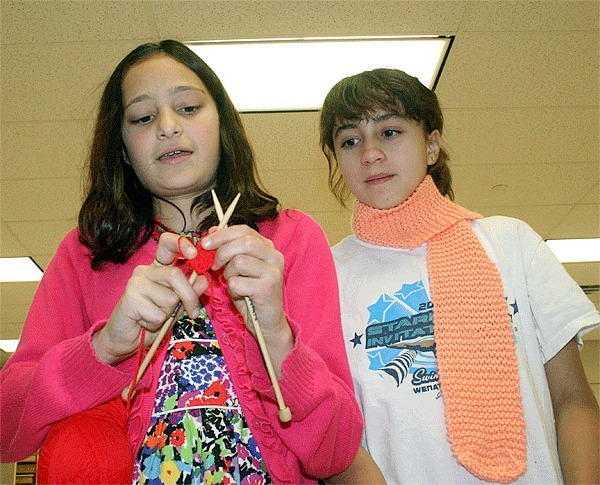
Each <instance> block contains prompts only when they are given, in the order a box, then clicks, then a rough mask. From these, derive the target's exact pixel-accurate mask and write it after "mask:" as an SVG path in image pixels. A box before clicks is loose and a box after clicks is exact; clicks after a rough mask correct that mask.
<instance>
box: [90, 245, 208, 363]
mask: <svg viewBox="0 0 600 485" xmlns="http://www.w3.org/2000/svg"><path fill="white" fill-rule="evenodd" d="M178 239H179V236H178V235H177V234H171V233H164V234H162V235H161V237H160V239H159V241H158V248H157V250H156V256H155V258H154V261H153V263H152V264H151V265H148V266H146V265H140V266H137V267H136V268H135V269H134V270H133V274H132V275H131V278H129V281H128V282H127V285H126V286H125V290H124V291H123V294H122V295H121V298H120V299H119V301H118V302H117V305H116V306H115V308H114V310H113V312H112V314H111V316H110V319H109V321H108V323H107V324H106V325H105V326H104V327H103V328H102V329H101V330H99V331H98V332H96V333H95V334H94V335H93V337H92V345H93V346H94V350H95V352H96V355H97V356H98V358H99V359H100V360H102V361H103V362H106V363H107V364H111V365H115V364H118V363H119V362H121V361H123V360H125V359H126V358H128V357H130V356H132V355H134V354H135V353H136V352H137V348H138V344H139V339H140V333H141V330H142V327H144V328H146V329H147V332H146V337H145V342H144V346H149V345H151V344H152V342H153V341H154V340H155V338H156V333H157V332H158V330H160V328H161V327H162V324H163V323H164V322H165V321H166V320H167V319H168V318H169V316H170V315H171V313H173V311H174V310H175V308H176V306H177V304H178V303H179V301H180V300H181V302H182V304H183V308H184V309H185V311H186V312H187V313H188V315H190V317H191V318H196V317H197V316H198V315H199V311H200V310H199V300H198V297H199V295H200V294H201V293H202V291H203V290H204V287H205V282H202V281H198V282H197V283H196V284H195V285H194V287H192V285H190V283H189V281H188V280H187V278H186V277H185V275H184V274H183V272H182V271H181V269H179V268H177V267H175V266H171V264H172V262H173V261H174V259H175V257H176V255H177V253H178V250H179V248H178ZM180 244H181V251H182V252H183V255H184V256H185V257H186V258H187V259H193V258H195V257H196V255H197V253H198V252H197V250H196V248H195V247H194V245H193V244H192V243H191V242H190V241H189V240H188V239H186V238H182V239H181V243H180ZM198 279H199V280H201V279H203V278H202V277H200V278H198Z"/></svg>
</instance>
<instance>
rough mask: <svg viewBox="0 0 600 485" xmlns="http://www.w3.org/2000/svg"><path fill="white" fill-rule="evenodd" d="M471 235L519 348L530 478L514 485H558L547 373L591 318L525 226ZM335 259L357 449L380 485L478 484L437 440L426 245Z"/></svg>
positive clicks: (512, 224) (362, 250) (344, 250)
mask: <svg viewBox="0 0 600 485" xmlns="http://www.w3.org/2000/svg"><path fill="white" fill-rule="evenodd" d="M471 224H472V227H473V230H474V231H475V233H476V234H477V236H478V238H479V239H480V241H481V242H482V244H483V246H484V248H485V249H486V251H487V253H488V255H489V256H490V258H491V259H492V261H494V263H495V264H496V266H497V267H498V269H499V270H500V275H501V277H502V282H503V285H504V293H505V297H506V299H507V309H508V312H509V314H510V317H511V321H512V325H513V332H514V335H515V339H516V342H517V356H518V362H519V375H520V385H521V398H522V402H523V409H524V414H525V424H526V430H527V471H526V472H525V474H524V475H522V476H521V477H520V478H519V479H518V480H517V481H516V482H515V483H529V484H554V483H562V482H563V478H562V474H561V471H560V464H559V459H558V453H557V448H556V432H555V427H554V419H553V414H552V404H551V401H550V394H549V390H548V385H547V381H546V376H545V372H544V364H545V363H546V362H547V361H548V360H549V359H551V358H552V357H553V356H554V355H556V354H557V353H558V351H559V350H560V349H561V348H562V347H564V345H566V344H567V343H568V342H569V341H570V340H571V339H572V338H573V337H575V336H577V337H578V339H580V337H581V336H582V335H583V334H584V333H586V332H587V331H590V330H592V329H593V328H595V327H596V326H597V325H598V322H600V315H599V314H598V312H597V311H596V309H595V307H594V305H593V304H592V303H591V302H590V301H589V299H588V298H587V297H586V296H585V294H584V293H583V292H582V291H581V289H580V288H579V286H578V285H577V284H576V283H575V282H574V281H573V280H572V278H571V277H570V276H569V275H568V273H567V272H566V271H565V269H564V268H563V266H562V265H561V264H560V263H559V262H558V260H557V259H556V258H555V256H554V254H553V253H552V252H551V251H550V250H549V249H548V247H547V246H546V244H545V243H544V242H543V241H542V239H541V238H540V236H539V235H538V234H536V233H535V232H534V231H533V230H532V229H531V228H530V227H529V226H528V225H527V224H525V223H524V222H522V221H519V220H517V219H511V218H507V217H490V218H486V219H480V220H477V221H473V222H472V223H471ZM333 254H334V257H335V263H336V267H337V271H338V278H339V285H340V295H341V310H342V323H343V326H344V338H345V341H346V350H347V353H348V357H349V360H350V367H351V370H352V374H353V378H354V385H355V390H356V395H357V398H358V402H359V404H360V406H361V409H362V411H363V414H364V417H365V432H364V435H363V446H364V447H365V448H366V449H367V451H368V452H369V453H370V454H371V455H372V456H373V458H374V459H375V461H376V462H377V464H378V465H379V467H380V468H381V470H382V472H383V475H384V476H385V478H386V480H387V482H388V483H389V484H400V483H402V484H423V485H425V484H427V485H429V484H442V483H443V484H450V483H484V482H483V481H481V480H479V479H478V478H476V477H475V476H474V475H472V474H471V473H469V472H468V471H467V470H466V469H465V468H464V467H462V466H461V465H460V464H459V463H458V462H457V461H456V459H455V458H454V457H453V456H452V451H451V449H450V443H449V442H448V440H447V438H446V427H445V418H444V404H443V399H442V396H441V393H440V386H439V381H438V375H437V363H436V359H435V354H434V349H435V345H434V344H435V342H434V337H433V306H432V303H431V297H430V289H429V277H428V272H427V247H426V245H425V244H423V245H422V246H420V247H418V248H416V249H414V250H405V249H395V248H387V247H382V246H375V245H372V244H368V243H366V242H364V241H361V240H359V239H358V238H356V237H354V236H351V237H348V238H346V239H344V240H343V241H341V242H340V243H339V244H337V245H336V246H334V248H333ZM465 312H468V308H465ZM464 351H465V352H469V335H465V336H464Z"/></svg>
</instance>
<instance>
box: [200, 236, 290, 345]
mask: <svg viewBox="0 0 600 485" xmlns="http://www.w3.org/2000/svg"><path fill="white" fill-rule="evenodd" d="M202 247H203V248H204V249H217V252H216V254H215V262H214V264H213V266H212V269H214V270H219V269H221V268H224V272H223V275H224V277H225V279H226V280H227V283H228V288H229V294H230V295H231V299H232V300H233V302H234V304H235V306H236V307H237V309H238V311H239V312H240V313H241V314H242V316H243V317H244V320H245V322H246V326H247V327H248V329H249V330H250V332H252V334H253V335H255V333H254V328H252V321H251V319H250V318H249V315H248V309H247V307H246V303H245V301H244V297H246V296H247V297H249V298H250V299H251V300H252V303H253V304H254V307H255V310H256V316H257V318H258V321H259V323H260V325H261V329H262V332H263V334H264V336H265V340H267V341H269V340H277V338H278V335H280V334H282V333H289V332H290V330H289V325H288V322H287V320H286V318H285V315H284V312H283V264H284V257H283V254H281V253H280V252H279V251H277V250H276V249H275V246H274V245H273V242H272V241H271V240H269V239H267V238H265V237H263V236H261V235H260V234H259V233H258V232H256V231H255V230H253V229H251V228H250V227H248V226H246V225H235V226H229V227H225V228H223V229H221V230H219V231H213V232H211V233H210V234H209V235H208V236H206V237H205V238H204V239H203V240H202Z"/></svg>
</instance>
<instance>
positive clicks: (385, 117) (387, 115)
mask: <svg viewBox="0 0 600 485" xmlns="http://www.w3.org/2000/svg"><path fill="white" fill-rule="evenodd" d="M391 118H399V116H398V115H397V114H395V113H384V114H382V115H379V116H376V117H375V118H371V119H372V120H373V121H375V122H377V121H385V120H389V119H391Z"/></svg>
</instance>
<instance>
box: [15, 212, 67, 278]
mask: <svg viewBox="0 0 600 485" xmlns="http://www.w3.org/2000/svg"><path fill="white" fill-rule="evenodd" d="M6 225H7V226H8V227H10V230H11V231H12V232H13V233H14V234H15V236H16V237H17V238H18V239H19V241H23V246H25V247H26V248H27V253H26V255H27V256H30V255H34V254H54V253H55V252H56V249H57V248H58V244H59V243H60V242H61V241H62V240H63V238H64V237H65V236H66V235H67V233H68V232H69V231H70V230H71V229H73V228H74V227H76V225H77V221H76V220H74V219H70V220H66V221H44V220H39V221H35V222H34V223H32V222H22V221H13V222H7V223H6ZM32 227H35V234H44V237H32V233H33V232H34V231H33V230H32ZM36 262H37V263H38V264H39V265H40V266H41V264H40V262H39V261H37V260H36ZM44 267H45V266H44Z"/></svg>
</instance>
